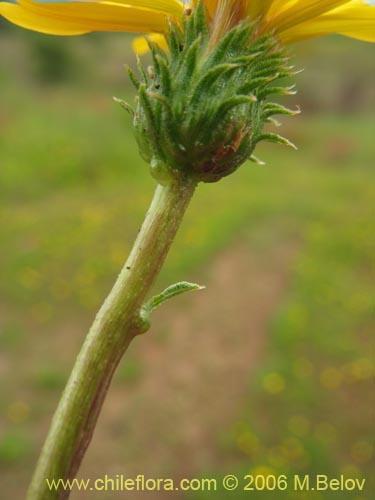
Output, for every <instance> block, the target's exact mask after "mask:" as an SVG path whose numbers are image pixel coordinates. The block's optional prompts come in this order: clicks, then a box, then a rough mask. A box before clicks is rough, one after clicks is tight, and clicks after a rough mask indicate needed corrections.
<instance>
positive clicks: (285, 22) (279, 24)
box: [267, 0, 348, 32]
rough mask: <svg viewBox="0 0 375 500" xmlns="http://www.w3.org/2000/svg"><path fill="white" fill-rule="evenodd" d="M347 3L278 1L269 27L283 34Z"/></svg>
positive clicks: (302, 0)
mask: <svg viewBox="0 0 375 500" xmlns="http://www.w3.org/2000/svg"><path fill="white" fill-rule="evenodd" d="M345 3H348V0H291V1H287V2H283V3H282V4H281V2H280V0H277V1H275V2H273V6H272V8H271V9H270V11H269V16H267V27H268V29H270V30H275V31H276V32H281V31H284V30H286V29H288V28H291V27H293V26H297V25H299V24H301V23H303V22H305V21H309V20H310V19H314V18H316V17H317V16H320V15H321V14H324V13H325V12H329V11H330V10H332V9H334V8H336V7H338V6H340V5H344V4H345Z"/></svg>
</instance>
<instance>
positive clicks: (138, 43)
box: [133, 33, 168, 56]
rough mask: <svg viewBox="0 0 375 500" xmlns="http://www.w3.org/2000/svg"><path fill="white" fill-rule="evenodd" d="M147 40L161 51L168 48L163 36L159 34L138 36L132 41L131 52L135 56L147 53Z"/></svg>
mask: <svg viewBox="0 0 375 500" xmlns="http://www.w3.org/2000/svg"><path fill="white" fill-rule="evenodd" d="M147 38H148V39H149V40H150V41H151V42H154V43H156V44H157V45H159V47H161V48H162V49H164V50H166V49H167V48H168V46H167V42H166V41H165V38H164V36H163V35H160V34H159V33H150V34H149V35H147V37H144V36H138V37H137V38H134V40H133V50H134V52H135V53H136V54H139V55H141V56H142V55H143V54H147V52H149V47H148V43H147Z"/></svg>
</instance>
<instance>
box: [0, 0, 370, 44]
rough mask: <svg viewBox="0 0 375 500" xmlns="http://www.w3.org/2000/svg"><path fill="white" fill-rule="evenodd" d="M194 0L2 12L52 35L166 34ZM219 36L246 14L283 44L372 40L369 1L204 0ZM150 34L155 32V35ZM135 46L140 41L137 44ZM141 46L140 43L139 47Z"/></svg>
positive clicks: (28, 4) (0, 7) (113, 0)
mask: <svg viewBox="0 0 375 500" xmlns="http://www.w3.org/2000/svg"><path fill="white" fill-rule="evenodd" d="M196 3H197V0H192V1H191V2H190V3H189V2H185V3H184V2H181V1H178V0H136V1H135V0H133V1H131V0H99V1H98V0H97V1H95V0H93V1H88V0H78V1H67V2H64V1H61V2H42V1H39V2H34V1H31V0H17V3H16V4H15V3H8V2H1V3H0V14H1V15H2V16H3V17H5V18H6V19H8V20H10V21H11V22H13V23H15V24H17V25H19V26H22V27H24V28H28V29H32V30H35V31H40V32H43V33H49V34H56V35H78V34H83V33H88V32H92V31H128V32H141V33H149V32H153V33H159V34H166V33H168V30H169V20H171V21H173V22H177V23H181V22H182V18H183V15H184V12H188V11H189V8H190V7H192V8H194V6H195V4H196ZM204 3H205V5H206V7H207V11H208V13H209V16H210V19H211V24H212V30H213V32H217V33H218V34H219V33H220V32H222V31H223V30H224V31H225V30H226V29H230V28H231V27H233V25H234V24H236V23H238V22H240V21H241V20H243V19H245V18H248V19H249V20H251V21H256V22H258V33H259V34H263V33H274V34H275V35H276V36H277V37H278V38H279V39H280V41H281V42H282V43H284V44H288V43H293V42H296V41H298V40H304V39H307V38H313V37H317V36H323V35H328V34H330V33H340V34H342V35H346V36H350V37H354V38H358V39H360V40H365V41H368V42H375V5H374V2H372V0H349V1H348V0H204ZM153 36H154V35H153ZM138 43H139V44H140V43H141V42H138ZM143 48H144V46H141V47H140V49H141V50H142V49H143Z"/></svg>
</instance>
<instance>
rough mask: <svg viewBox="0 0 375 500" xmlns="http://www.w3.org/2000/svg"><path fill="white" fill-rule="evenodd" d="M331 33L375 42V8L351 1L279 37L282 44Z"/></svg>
mask: <svg viewBox="0 0 375 500" xmlns="http://www.w3.org/2000/svg"><path fill="white" fill-rule="evenodd" d="M331 33H336V34H341V35H345V36H349V37H352V38H357V39H359V40H364V41H367V42H375V6H373V5H370V4H368V3H366V2H364V1H362V0H354V1H353V0H352V1H350V2H346V5H344V6H342V7H339V8H337V9H333V10H332V11H331V12H328V13H326V14H324V15H322V16H318V17H317V18H315V19H312V20H311V21H309V22H305V23H302V24H300V25H298V26H295V27H293V28H291V29H288V30H285V31H284V32H282V33H280V34H279V37H280V39H281V41H282V42H283V43H292V42H296V41H299V40H305V39H307V38H313V37H318V36H324V35H329V34H331Z"/></svg>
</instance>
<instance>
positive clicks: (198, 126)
mask: <svg viewBox="0 0 375 500" xmlns="http://www.w3.org/2000/svg"><path fill="white" fill-rule="evenodd" d="M167 43H168V47H169V50H168V51H163V50H162V49H160V47H158V46H157V45H155V44H154V43H152V42H149V46H150V50H151V55H152V61H153V65H152V66H150V67H149V68H148V70H147V71H146V70H145V69H144V67H143V65H142V64H141V62H140V61H138V68H139V74H140V78H139V79H137V78H136V77H135V76H134V74H133V73H132V72H131V71H130V70H129V74H130V78H131V80H132V82H133V83H134V85H135V86H136V88H137V91H138V97H137V105H136V109H135V111H134V112H132V115H133V123H134V128H135V132H136V138H137V141H138V145H139V149H140V152H141V155H142V157H143V158H144V159H145V160H146V161H147V162H149V163H150V165H151V172H152V174H153V176H154V177H155V178H156V179H157V180H158V181H159V182H161V183H168V182H170V181H171V180H172V179H173V178H175V177H176V176H180V175H184V176H188V177H190V178H194V179H195V180H196V181H197V182H199V181H203V182H216V181H218V180H220V179H221V178H222V177H225V176H227V175H229V174H231V173H232V172H234V171H235V170H237V168H238V167H240V166H241V165H242V164H243V163H244V162H245V161H246V160H248V159H252V160H254V161H256V158H255V157H254V156H253V152H254V149H255V146H256V145H257V144H258V143H259V142H260V141H262V140H268V141H271V142H279V143H282V144H288V145H291V143H289V141H287V140H286V139H284V138H282V137H280V136H278V135H276V134H269V133H265V132H264V131H263V129H264V125H265V124H266V123H267V122H271V121H273V118H272V117H273V115H275V114H294V113H295V112H294V111H291V110H288V109H287V108H284V107H283V106H281V105H279V104H275V103H270V102H268V101H267V99H268V97H269V96H270V95H272V94H288V93H291V90H292V89H291V88H287V87H283V86H281V85H280V84H278V83H277V81H278V80H280V79H282V78H285V77H289V76H291V75H292V74H293V73H292V68H291V67H290V66H289V64H288V57H287V56H286V54H285V52H284V51H283V50H282V49H280V48H279V47H278V46H277V43H276V41H275V40H274V39H273V38H272V37H270V36H266V37H262V38H259V39H255V37H254V25H251V24H249V23H242V24H240V25H238V26H236V27H235V28H233V29H232V30H231V31H229V32H228V33H227V34H226V35H225V36H224V37H223V38H222V40H221V41H220V42H219V43H218V44H217V45H216V46H214V47H210V33H209V29H208V21H207V18H206V13H205V8H204V6H203V3H202V2H201V3H200V4H199V5H198V7H197V9H196V10H195V11H194V12H193V13H192V14H191V15H189V16H186V18H185V22H184V26H183V29H179V28H178V27H176V26H174V25H171V29H170V34H169V36H168V37H167ZM127 109H128V110H129V108H127Z"/></svg>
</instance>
